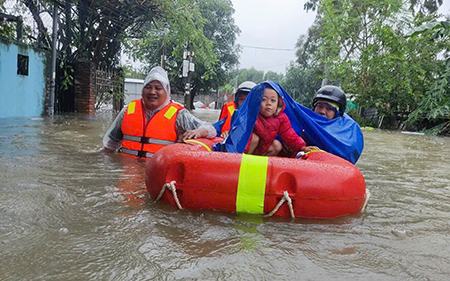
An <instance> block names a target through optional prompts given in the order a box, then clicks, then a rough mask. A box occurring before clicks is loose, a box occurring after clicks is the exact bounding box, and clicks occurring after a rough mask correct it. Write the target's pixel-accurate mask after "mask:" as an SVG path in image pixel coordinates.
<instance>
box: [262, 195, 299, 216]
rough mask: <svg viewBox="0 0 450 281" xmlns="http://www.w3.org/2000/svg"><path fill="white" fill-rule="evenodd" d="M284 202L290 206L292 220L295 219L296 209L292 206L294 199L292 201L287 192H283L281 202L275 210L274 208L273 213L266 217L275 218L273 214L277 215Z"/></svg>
mask: <svg viewBox="0 0 450 281" xmlns="http://www.w3.org/2000/svg"><path fill="white" fill-rule="evenodd" d="M284 202H287V204H288V207H289V212H290V213H291V219H295V215H294V207H293V206H292V199H291V197H289V193H288V192H287V191H284V192H283V197H281V199H280V201H279V202H278V204H277V205H276V206H275V208H273V210H272V211H270V212H269V213H267V214H266V215H264V217H271V216H273V214H275V213H276V212H277V211H278V209H280V207H281V205H283V203H284Z"/></svg>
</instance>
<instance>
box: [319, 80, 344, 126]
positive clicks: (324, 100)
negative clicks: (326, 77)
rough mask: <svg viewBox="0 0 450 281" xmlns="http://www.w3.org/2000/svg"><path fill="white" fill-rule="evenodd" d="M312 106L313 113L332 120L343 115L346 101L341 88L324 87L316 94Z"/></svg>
mask: <svg viewBox="0 0 450 281" xmlns="http://www.w3.org/2000/svg"><path fill="white" fill-rule="evenodd" d="M312 105H313V111H314V112H315V113H317V114H319V115H322V116H324V117H326V118H327V119H334V118H336V117H339V116H343V115H344V112H345V107H346V105H347V99H346V97H345V93H344V91H343V90H342V89H341V88H339V87H337V86H333V85H326V86H323V87H322V88H320V89H319V90H318V91H317V92H316V94H315V96H314V98H313V102H312Z"/></svg>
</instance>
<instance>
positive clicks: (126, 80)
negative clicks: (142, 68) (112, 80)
mask: <svg viewBox="0 0 450 281" xmlns="http://www.w3.org/2000/svg"><path fill="white" fill-rule="evenodd" d="M125 83H136V84H144V80H142V79H135V78H125Z"/></svg>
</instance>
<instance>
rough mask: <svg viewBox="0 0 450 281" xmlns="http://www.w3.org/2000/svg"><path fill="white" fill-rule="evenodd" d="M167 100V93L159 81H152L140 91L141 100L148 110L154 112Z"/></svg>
mask: <svg viewBox="0 0 450 281" xmlns="http://www.w3.org/2000/svg"><path fill="white" fill-rule="evenodd" d="M166 99H167V93H166V91H165V90H164V87H163V86H162V85H161V83H160V82H159V81H156V80H154V81H152V82H150V83H148V84H147V85H145V87H144V88H143V89H142V100H143V101H144V106H145V108H146V109H148V110H155V109H157V108H158V107H160V106H161V105H162V104H163V103H164V102H165V101H166Z"/></svg>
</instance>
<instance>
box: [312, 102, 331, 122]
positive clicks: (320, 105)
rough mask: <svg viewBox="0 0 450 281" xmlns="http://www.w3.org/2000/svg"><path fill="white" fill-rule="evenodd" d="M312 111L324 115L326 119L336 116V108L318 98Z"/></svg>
mask: <svg viewBox="0 0 450 281" xmlns="http://www.w3.org/2000/svg"><path fill="white" fill-rule="evenodd" d="M314 112H316V113H318V114H320V115H322V116H324V117H326V118H327V119H333V118H334V117H336V108H335V107H333V106H332V105H331V104H329V103H328V102H327V101H325V100H319V101H318V102H317V103H316V105H315V106H314Z"/></svg>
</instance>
